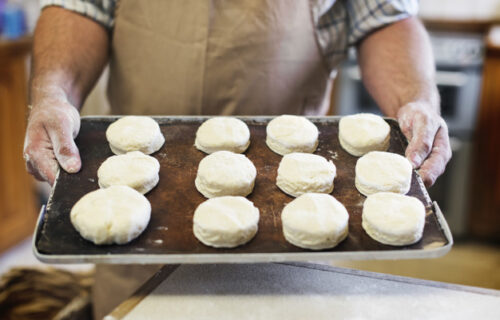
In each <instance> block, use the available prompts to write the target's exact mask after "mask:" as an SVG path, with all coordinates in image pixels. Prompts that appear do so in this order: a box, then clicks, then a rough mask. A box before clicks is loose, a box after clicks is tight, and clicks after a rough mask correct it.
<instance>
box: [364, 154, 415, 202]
mask: <svg viewBox="0 0 500 320" xmlns="http://www.w3.org/2000/svg"><path fill="white" fill-rule="evenodd" d="M355 171H356V178H355V184H356V188H357V189H358V191H359V192H361V193H362V194H364V195H365V196H368V195H371V194H374V193H377V192H384V191H388V192H395V193H402V194H405V193H407V192H408V191H409V190H410V186H411V176H412V171H413V169H412V165H411V163H410V161H408V160H407V159H406V158H405V157H403V156H401V155H399V154H395V153H390V152H382V151H372V152H369V153H367V154H365V155H364V156H362V157H361V158H359V159H358V161H357V162H356V170H355Z"/></svg>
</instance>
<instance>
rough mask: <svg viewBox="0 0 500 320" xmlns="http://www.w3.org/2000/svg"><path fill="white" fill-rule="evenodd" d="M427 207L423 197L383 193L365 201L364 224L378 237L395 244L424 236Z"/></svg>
mask: <svg viewBox="0 0 500 320" xmlns="http://www.w3.org/2000/svg"><path fill="white" fill-rule="evenodd" d="M424 225H425V207H424V205H423V204H422V202H421V201H420V200H418V199H417V198H415V197H409V196H405V195H401V194H397V193H392V192H379V193H376V194H372V195H370V196H368V198H366V200H365V202H364V204H363V214H362V226H363V229H365V231H366V233H367V234H368V235H369V236H370V237H371V238H373V239H374V240H376V241H378V242H381V243H384V244H389V245H393V246H404V245H409V244H412V243H415V242H417V241H419V240H420V238H422V233H423V230H424Z"/></svg>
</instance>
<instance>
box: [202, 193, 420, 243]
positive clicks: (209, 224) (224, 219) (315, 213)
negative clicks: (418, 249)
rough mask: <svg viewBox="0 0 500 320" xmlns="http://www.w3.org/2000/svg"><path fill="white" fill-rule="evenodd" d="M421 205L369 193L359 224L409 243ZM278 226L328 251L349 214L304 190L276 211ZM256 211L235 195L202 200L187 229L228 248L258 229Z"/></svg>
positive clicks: (341, 235) (344, 230)
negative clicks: (191, 223)
mask: <svg viewBox="0 0 500 320" xmlns="http://www.w3.org/2000/svg"><path fill="white" fill-rule="evenodd" d="M424 217H425V208H424V206H423V204H422V202H420V201H419V200H418V199H416V198H414V197H409V196H405V195H401V194H396V193H392V192H379V193H376V194H373V195H370V196H368V197H367V199H366V200H365V203H364V204H363V213H362V227H363V229H364V230H365V231H366V233H367V234H368V235H369V236H370V237H371V238H373V239H374V240H376V241H378V242H381V243H384V244H388V245H394V246H402V245H410V244H413V243H415V242H417V241H419V240H420V239H421V237H422V233H423V229H424V223H425V219H424ZM281 221H282V230H283V235H284V237H285V239H286V240H287V241H288V242H290V243H291V244H293V245H295V246H297V247H301V248H305V249H312V250H323V249H330V248H333V247H335V246H337V245H338V244H339V243H340V242H341V241H343V240H344V239H345V238H346V237H347V235H348V232H349V230H348V225H349V214H348V212H347V210H346V208H345V207H344V205H342V203H340V202H339V201H338V200H336V199H335V198H334V197H333V196H332V195H329V194H325V193H305V194H303V195H301V196H299V197H297V198H296V199H294V200H293V201H291V202H290V203H288V204H287V205H286V206H285V207H284V208H283V211H282V213H281ZM258 223H259V209H258V208H256V207H255V206H254V204H253V202H251V201H250V200H248V199H246V198H245V197H241V196H223V197H216V198H211V199H208V200H206V201H205V202H203V203H201V204H200V205H199V206H198V207H197V208H196V210H195V213H194V217H193V232H194V235H195V237H196V238H197V239H198V240H200V241H201V242H202V243H203V244H205V245H207V246H212V247H215V248H233V247H237V246H239V245H243V244H245V243H247V242H248V241H250V240H251V239H252V238H253V237H254V236H255V234H256V233H257V230H258Z"/></svg>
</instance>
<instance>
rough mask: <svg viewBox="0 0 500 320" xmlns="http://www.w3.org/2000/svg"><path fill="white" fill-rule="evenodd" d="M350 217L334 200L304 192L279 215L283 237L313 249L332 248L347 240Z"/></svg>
mask: <svg viewBox="0 0 500 320" xmlns="http://www.w3.org/2000/svg"><path fill="white" fill-rule="evenodd" d="M348 220H349V214H348V213H347V210H346V208H345V207H344V206H343V205H342V203H340V202H339V201H337V200H336V199H335V198H334V197H332V196H331V195H328V194H324V193H306V194H303V195H301V196H300V197H298V198H297V199H295V200H293V201H292V202H290V203H288V204H287V205H286V206H285V208H284V209H283V212H282V213H281V221H282V223H283V234H284V236H285V239H286V240H287V241H288V242H290V243H291V244H293V245H295V246H297V247H301V248H306V249H313V250H321V249H326V248H333V247H335V246H336V245H337V244H338V243H339V242H341V241H342V240H344V239H345V238H346V237H347V233H348Z"/></svg>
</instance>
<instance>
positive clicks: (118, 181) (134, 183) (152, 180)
mask: <svg viewBox="0 0 500 320" xmlns="http://www.w3.org/2000/svg"><path fill="white" fill-rule="evenodd" d="M159 171H160V163H159V162H158V160H156V159H155V158H153V157H151V156H147V155H145V154H144V153H142V152H140V151H132V152H128V153H126V154H121V155H118V156H111V157H109V158H107V159H106V161H104V162H103V163H102V164H101V166H100V167H99V170H97V177H98V179H99V186H100V187H101V188H107V187H109V186H114V185H122V186H129V187H131V188H134V189H135V190H137V191H139V192H140V193H142V194H145V193H147V192H149V191H150V190H151V189H153V188H154V187H155V186H156V185H157V184H158V180H159V179H160V178H159V176H158V172H159Z"/></svg>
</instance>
